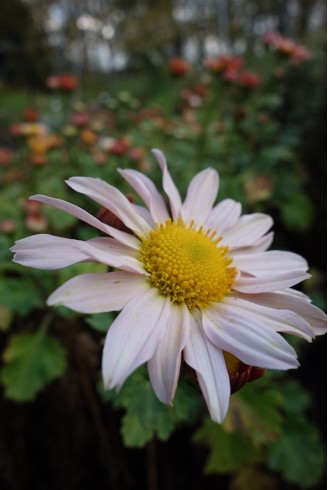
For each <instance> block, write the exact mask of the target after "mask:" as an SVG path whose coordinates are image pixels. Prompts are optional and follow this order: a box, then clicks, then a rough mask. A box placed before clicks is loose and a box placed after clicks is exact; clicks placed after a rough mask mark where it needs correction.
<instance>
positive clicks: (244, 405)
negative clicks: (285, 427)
mask: <svg viewBox="0 0 328 490" xmlns="http://www.w3.org/2000/svg"><path fill="white" fill-rule="evenodd" d="M265 377H268V379H264V378H262V379H261V380H258V381H257V382H255V383H249V384H248V385H246V386H244V387H243V389H242V390H240V391H239V392H238V393H237V394H236V395H234V397H235V403H236V408H238V413H239V417H240V421H241V422H242V425H243V427H244V428H245V430H247V431H248V433H249V435H250V437H251V439H252V441H253V442H254V444H255V445H261V444H263V443H268V442H269V441H271V440H274V439H275V438H276V437H277V435H279V434H280V432H281V428H282V421H283V417H282V413H281V408H282V406H283V404H284V401H285V399H284V396H283V395H282V394H281V393H280V392H279V391H278V390H277V389H275V388H271V387H270V386H267V383H268V380H269V376H268V374H266V375H265Z"/></svg>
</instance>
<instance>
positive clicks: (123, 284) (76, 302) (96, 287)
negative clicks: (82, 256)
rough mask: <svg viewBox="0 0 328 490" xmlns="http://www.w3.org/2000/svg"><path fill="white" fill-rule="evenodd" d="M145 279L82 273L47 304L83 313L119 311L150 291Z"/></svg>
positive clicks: (110, 273) (65, 285) (127, 273)
mask: <svg viewBox="0 0 328 490" xmlns="http://www.w3.org/2000/svg"><path fill="white" fill-rule="evenodd" d="M149 288H150V285H149V284H147V281H146V279H145V278H144V277H142V276H140V275H139V274H131V273H129V272H107V273H105V274H82V275H80V276H76V277H73V279H70V280H69V281H67V282H65V283H64V284H63V285H62V286H60V287H59V288H58V289H56V291H54V292H53V293H52V294H51V296H50V297H49V298H48V301H47V303H48V305H50V306H54V305H55V306H59V305H63V306H66V307H67V308H71V310H75V311H79V312H80V313H103V312H107V311H119V310H121V309H122V308H123V307H124V306H125V305H126V303H128V302H129V301H130V300H131V299H132V298H134V297H135V296H137V295H139V294H140V293H142V292H145V291H147V290H149Z"/></svg>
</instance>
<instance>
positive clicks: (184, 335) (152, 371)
mask: <svg viewBox="0 0 328 490" xmlns="http://www.w3.org/2000/svg"><path fill="white" fill-rule="evenodd" d="M170 308H171V314H170V317H169V318H168V323H167V325H166V326H165V335H164V337H163V340H162V341H161V342H160V343H159V344H158V347H157V349H156V351H155V353H154V355H153V357H152V358H151V359H150V360H149V361H148V372H149V377H150V381H151V384H152V386H153V388H154V391H155V393H156V395H157V397H158V398H159V399H160V400H161V402H163V403H168V404H172V401H173V398H174V394H175V390H176V387H177V383H178V377H179V371H180V365H181V352H182V350H183V348H184V346H185V345H186V342H187V340H188V337H189V334H190V327H189V322H190V320H189V319H190V314H189V311H188V309H187V307H186V306H185V305H183V304H182V305H176V304H174V303H170Z"/></svg>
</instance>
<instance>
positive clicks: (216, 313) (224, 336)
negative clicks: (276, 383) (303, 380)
mask: <svg viewBox="0 0 328 490" xmlns="http://www.w3.org/2000/svg"><path fill="white" fill-rule="evenodd" d="M203 325H204V330H205V332H206V335H207V336H208V338H209V339H210V340H211V341H212V342H213V343H214V344H215V345H216V346H218V347H220V348H221V349H223V350H225V351H227V352H231V354H233V355H234V356H236V357H238V359H240V360H241V361H242V362H244V363H245V364H249V365H250V366H257V367H261V368H267V369H291V368H295V367H297V366H298V362H297V359H296V352H295V351H294V349H293V348H292V347H291V346H290V345H289V344H288V343H287V342H286V340H284V339H283V338H282V337H281V335H279V334H278V333H276V332H275V331H274V330H272V329H270V328H268V327H267V326H266V325H263V322H262V321H261V320H258V319H256V318H255V317H254V316H250V315H248V314H247V311H246V312H243V311H241V310H240V309H238V308H233V307H232V305H230V304H227V305H226V304H225V303H224V300H223V301H222V302H221V303H219V304H212V306H211V307H209V308H208V309H207V310H206V311H204V312H203Z"/></svg>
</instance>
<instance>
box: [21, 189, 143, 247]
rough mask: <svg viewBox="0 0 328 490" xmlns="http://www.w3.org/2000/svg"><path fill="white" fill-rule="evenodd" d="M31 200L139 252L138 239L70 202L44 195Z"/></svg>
mask: <svg viewBox="0 0 328 490" xmlns="http://www.w3.org/2000/svg"><path fill="white" fill-rule="evenodd" d="M30 199H31V200H33V201H39V202H42V203H44V204H48V205H49V206H52V207H54V208H57V209H61V210H62V211H65V212H66V213H69V214H70V215H72V216H74V217H75V218H78V219H80V220H81V221H84V222H85V223H88V225H91V226H93V227H94V228H96V229H97V230H100V231H102V232H104V233H106V234H107V235H110V236H112V237H114V238H116V240H118V241H119V242H120V243H123V244H124V245H126V246H128V247H131V248H134V249H137V250H138V249H139V245H140V242H139V240H138V239H137V238H135V237H134V236H132V235H130V234H129V233H125V232H124V231H120V230H117V229H116V228H113V227H112V226H109V225H107V224H105V223H103V222H102V221H100V220H99V219H97V218H95V217H94V216H92V215H91V214H89V213H87V212H86V211H84V209H81V208H79V207H78V206H75V204H71V203H70V202H66V201H63V200H62V199H55V198H53V197H48V196H43V195H42V194H36V195H34V196H31V197H30Z"/></svg>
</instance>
